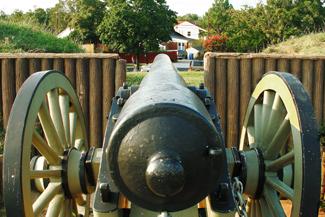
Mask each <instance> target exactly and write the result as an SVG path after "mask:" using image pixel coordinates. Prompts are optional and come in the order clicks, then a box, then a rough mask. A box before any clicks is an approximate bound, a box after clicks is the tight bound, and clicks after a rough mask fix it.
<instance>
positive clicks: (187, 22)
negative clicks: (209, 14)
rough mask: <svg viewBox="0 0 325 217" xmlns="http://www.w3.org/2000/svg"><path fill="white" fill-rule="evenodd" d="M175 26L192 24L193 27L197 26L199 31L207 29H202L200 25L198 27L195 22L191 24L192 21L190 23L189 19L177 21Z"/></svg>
mask: <svg viewBox="0 0 325 217" xmlns="http://www.w3.org/2000/svg"><path fill="white" fill-rule="evenodd" d="M176 26H193V27H196V28H198V29H199V30H201V31H204V32H206V31H207V30H205V29H202V28H201V27H199V26H197V25H195V24H193V23H191V22H189V21H179V22H178V24H177V25H176Z"/></svg>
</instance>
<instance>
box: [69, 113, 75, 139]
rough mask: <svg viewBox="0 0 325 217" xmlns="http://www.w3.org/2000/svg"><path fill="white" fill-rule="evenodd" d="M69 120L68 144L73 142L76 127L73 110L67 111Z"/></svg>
mask: <svg viewBox="0 0 325 217" xmlns="http://www.w3.org/2000/svg"><path fill="white" fill-rule="evenodd" d="M69 120H70V144H72V145H73V144H74V143H75V136H76V128H77V114H76V113H75V112H70V113H69Z"/></svg>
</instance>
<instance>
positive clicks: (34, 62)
mask: <svg viewBox="0 0 325 217" xmlns="http://www.w3.org/2000/svg"><path fill="white" fill-rule="evenodd" d="M39 71H41V60H40V59H38V58H31V59H29V75H32V74H33V73H35V72H39Z"/></svg>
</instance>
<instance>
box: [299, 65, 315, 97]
mask: <svg viewBox="0 0 325 217" xmlns="http://www.w3.org/2000/svg"><path fill="white" fill-rule="evenodd" d="M313 82H314V61H313V60H303V63H302V83H303V85H304V87H305V90H306V91H307V93H308V94H309V96H310V99H311V100H312V99H313Z"/></svg>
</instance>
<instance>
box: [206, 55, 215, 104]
mask: <svg viewBox="0 0 325 217" xmlns="http://www.w3.org/2000/svg"><path fill="white" fill-rule="evenodd" d="M204 60H205V63H204V84H205V86H206V88H207V89H208V90H209V92H210V94H211V96H212V97H213V98H214V93H215V90H216V86H215V74H216V72H215V69H216V59H215V58H214V57H211V56H210V55H206V56H205V57H204Z"/></svg>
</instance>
